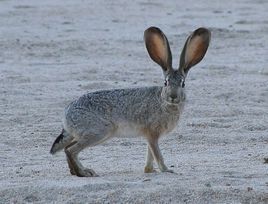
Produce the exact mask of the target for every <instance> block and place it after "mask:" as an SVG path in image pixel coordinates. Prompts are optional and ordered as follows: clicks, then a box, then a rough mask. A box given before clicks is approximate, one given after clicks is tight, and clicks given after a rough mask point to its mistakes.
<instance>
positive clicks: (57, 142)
mask: <svg viewBox="0 0 268 204" xmlns="http://www.w3.org/2000/svg"><path fill="white" fill-rule="evenodd" d="M63 133H64V130H62V132H61V134H60V135H59V136H58V137H57V139H56V140H55V141H54V143H53V145H52V147H51V149H50V154H55V153H56V152H57V151H59V150H61V149H62V148H60V147H61V146H62V145H61V144H62V140H63V138H64V135H63Z"/></svg>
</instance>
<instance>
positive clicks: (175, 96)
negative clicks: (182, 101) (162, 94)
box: [170, 93, 178, 100]
mask: <svg viewBox="0 0 268 204" xmlns="http://www.w3.org/2000/svg"><path fill="white" fill-rule="evenodd" d="M177 97H178V96H177V94H174V93H173V94H170V98H171V99H173V100H174V99H176V98H177Z"/></svg>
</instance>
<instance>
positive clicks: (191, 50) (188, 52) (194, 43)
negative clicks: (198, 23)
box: [179, 28, 211, 76]
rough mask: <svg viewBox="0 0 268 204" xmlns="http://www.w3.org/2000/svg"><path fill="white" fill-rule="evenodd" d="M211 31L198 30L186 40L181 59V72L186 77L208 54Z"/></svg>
mask: <svg viewBox="0 0 268 204" xmlns="http://www.w3.org/2000/svg"><path fill="white" fill-rule="evenodd" d="M210 35H211V34H210V31H209V30H208V29H206V28H198V29H197V30H195V31H194V32H193V33H192V34H191V35H190V36H189V37H188V39H187V40H186V42H185V45H184V48H183V50H182V53H181V57H180V67H179V71H180V72H181V73H182V74H183V75H184V76H186V75H187V73H188V71H189V69H190V68H191V67H192V66H194V65H196V64H197V63H199V62H200V61H201V60H202V59H203V57H204V56H205V54H206V51H207V49H208V45H209V42H210Z"/></svg>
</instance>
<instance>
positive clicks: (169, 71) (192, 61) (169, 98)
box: [144, 27, 210, 105]
mask: <svg viewBox="0 0 268 204" xmlns="http://www.w3.org/2000/svg"><path fill="white" fill-rule="evenodd" d="M144 40H145V45H146V48H147V50H148V53H149V55H150V57H151V58H152V60H153V61H155V62H156V63H157V64H159V65H160V66H161V68H162V70H163V73H164V77H165V83H164V84H165V86H164V87H163V89H162V94H161V96H162V98H163V99H164V100H165V101H166V102H167V103H169V104H174V105H176V104H178V103H180V102H181V101H183V100H184V97H185V96H184V91H183V89H184V86H185V78H186V76H187V73H188V71H189V70H190V68H191V67H193V66H194V65H196V64H197V63H199V62H200V61H201V60H202V59H203V57H204V55H205V53H206V51H207V48H208V45H209V42H210V31H209V30H208V29H206V28H198V29H197V30H195V31H194V32H193V33H192V34H191V35H190V36H189V37H188V38H187V40H186V42H185V45H184V48H183V50H182V53H181V56H180V64H179V68H178V69H174V68H172V54H171V51H170V47H169V42H168V39H167V37H166V36H165V34H164V33H163V32H162V31H161V30H160V29H159V28H157V27H150V28H148V29H147V30H145V32H144Z"/></svg>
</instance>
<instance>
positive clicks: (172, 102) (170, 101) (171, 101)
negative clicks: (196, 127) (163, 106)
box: [166, 98, 181, 106]
mask: <svg viewBox="0 0 268 204" xmlns="http://www.w3.org/2000/svg"><path fill="white" fill-rule="evenodd" d="M180 102H181V101H180V100H179V99H178V98H175V99H173V98H169V99H167V100H166V103H167V104H168V105H172V106H177V105H179V104H180Z"/></svg>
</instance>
